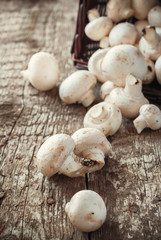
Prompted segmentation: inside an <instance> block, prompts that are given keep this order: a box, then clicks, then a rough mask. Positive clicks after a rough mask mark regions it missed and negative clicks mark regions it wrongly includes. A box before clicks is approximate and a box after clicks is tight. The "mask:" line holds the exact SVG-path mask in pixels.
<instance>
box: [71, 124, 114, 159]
mask: <svg viewBox="0 0 161 240" xmlns="http://www.w3.org/2000/svg"><path fill="white" fill-rule="evenodd" d="M72 138H73V140H74V142H75V148H74V153H75V154H76V155H77V156H79V157H84V158H88V156H85V152H86V150H87V151H88V155H89V158H90V149H100V150H101V151H102V152H103V153H104V155H108V154H110V153H111V144H110V143H109V141H108V140H107V138H106V136H105V135H104V134H103V133H102V132H101V131H100V130H98V129H96V128H81V129H78V130H77V131H76V132H75V133H74V134H73V135H72Z"/></svg>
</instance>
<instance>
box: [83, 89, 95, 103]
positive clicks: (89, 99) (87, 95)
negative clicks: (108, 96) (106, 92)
mask: <svg viewBox="0 0 161 240" xmlns="http://www.w3.org/2000/svg"><path fill="white" fill-rule="evenodd" d="M94 100H95V96H94V95H93V91H92V90H91V89H90V90H89V91H88V92H86V93H85V94H84V95H83V96H82V97H81V99H80V102H81V103H82V104H83V105H84V106H85V107H88V106H89V105H91V103H92V102H93V101H94Z"/></svg>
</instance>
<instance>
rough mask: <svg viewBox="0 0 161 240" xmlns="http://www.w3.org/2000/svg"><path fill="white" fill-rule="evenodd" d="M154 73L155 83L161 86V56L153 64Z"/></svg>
mask: <svg viewBox="0 0 161 240" xmlns="http://www.w3.org/2000/svg"><path fill="white" fill-rule="evenodd" d="M155 72H156V77H157V81H158V83H159V84H161V56H160V57H159V58H158V59H157V60H156V62H155Z"/></svg>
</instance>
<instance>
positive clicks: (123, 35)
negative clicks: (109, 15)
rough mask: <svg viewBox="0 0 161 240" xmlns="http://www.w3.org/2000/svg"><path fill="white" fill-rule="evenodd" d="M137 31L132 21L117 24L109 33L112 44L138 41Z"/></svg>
mask: <svg viewBox="0 0 161 240" xmlns="http://www.w3.org/2000/svg"><path fill="white" fill-rule="evenodd" d="M136 38H137V31H136V28H135V26H134V24H132V23H128V22H123V23H118V24H117V25H115V26H114V27H113V28H112V30H111V32H110V34H109V43H110V46H111V47H113V46H116V45H119V44H131V45H133V44H134V43H135V42H136Z"/></svg>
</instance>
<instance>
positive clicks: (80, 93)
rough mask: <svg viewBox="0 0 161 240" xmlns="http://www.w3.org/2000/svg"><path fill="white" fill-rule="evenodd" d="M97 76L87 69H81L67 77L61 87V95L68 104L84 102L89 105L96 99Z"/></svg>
mask: <svg viewBox="0 0 161 240" xmlns="http://www.w3.org/2000/svg"><path fill="white" fill-rule="evenodd" d="M96 82H97V81H96V78H95V76H94V75H93V74H92V73H90V72H89V71H87V70H79V71H76V72H74V73H73V74H71V75H70V76H69V77H67V78H66V79H65V80H64V81H63V82H62V84H61V85H60V88H59V96H60V98H61V99H62V101H63V102H65V103H67V104H72V103H76V102H78V103H82V104H83V105H84V106H85V107H87V106H89V105H90V104H91V103H92V102H93V101H94V100H95V96H94V94H93V90H92V89H93V87H94V86H95V84H96Z"/></svg>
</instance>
